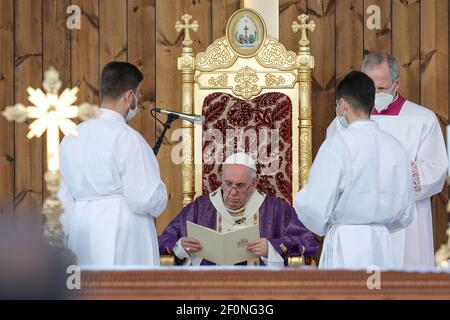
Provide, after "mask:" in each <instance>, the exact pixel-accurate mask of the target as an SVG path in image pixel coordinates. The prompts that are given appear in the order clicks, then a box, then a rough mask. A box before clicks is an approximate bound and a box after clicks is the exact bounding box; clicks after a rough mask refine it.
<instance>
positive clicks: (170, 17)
mask: <svg viewBox="0 0 450 320" xmlns="http://www.w3.org/2000/svg"><path fill="white" fill-rule="evenodd" d="M183 13H184V10H183V3H182V1H176V2H173V1H172V2H170V1H165V0H156V105H157V106H158V107H159V108H165V109H170V110H176V111H181V105H180V103H181V90H180V88H181V84H180V83H181V78H180V77H181V76H180V73H179V71H178V70H177V58H178V56H179V55H180V52H181V41H182V35H180V34H178V33H177V32H176V30H175V27H174V26H175V22H176V21H178V20H181V19H180V17H181V16H182V14H183ZM189 13H191V12H189ZM195 18H197V17H195ZM202 27H203V28H204V26H203V25H201V24H200V28H202ZM193 38H194V39H197V34H195V35H194V36H193ZM169 88H170V89H169ZM159 118H160V119H161V120H162V121H165V120H166V118H165V116H161V115H159ZM179 125H180V123H174V125H173V126H172V128H173V129H176V128H179ZM161 129H162V126H161V125H160V124H159V123H157V126H156V132H157V135H158V136H159V134H160V132H161ZM173 129H172V130H173ZM170 135H171V132H168V134H167V135H166V139H165V140H164V141H163V144H162V145H161V148H160V149H159V153H158V155H157V158H158V160H159V166H160V169H161V176H162V179H163V180H164V182H165V183H166V186H167V189H168V190H167V191H168V193H169V203H168V206H167V208H166V210H165V211H164V213H163V214H162V215H161V216H160V217H159V218H158V219H157V228H158V231H159V232H161V231H162V230H163V229H164V228H165V226H166V225H167V224H168V223H169V222H170V221H171V220H172V219H173V217H175V215H176V214H177V213H178V211H179V210H180V209H181V207H182V205H181V200H182V196H181V184H182V182H181V181H182V180H181V166H176V165H174V164H173V162H172V161H171V160H170V154H171V149H172V147H171V145H172V142H171V140H170Z"/></svg>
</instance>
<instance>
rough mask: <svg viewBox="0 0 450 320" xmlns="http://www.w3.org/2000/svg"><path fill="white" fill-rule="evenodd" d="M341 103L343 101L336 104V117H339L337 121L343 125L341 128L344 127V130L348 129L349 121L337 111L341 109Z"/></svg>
mask: <svg viewBox="0 0 450 320" xmlns="http://www.w3.org/2000/svg"><path fill="white" fill-rule="evenodd" d="M341 101H342V100H339V102H337V103H336V116H337V119H338V121H339V123H340V124H341V126H342V127H343V128H347V127H348V121H347V119H345V117H344V116H343V115H342V116H340V115H339V114H338V112H337V110H338V108H339V104H340V103H341Z"/></svg>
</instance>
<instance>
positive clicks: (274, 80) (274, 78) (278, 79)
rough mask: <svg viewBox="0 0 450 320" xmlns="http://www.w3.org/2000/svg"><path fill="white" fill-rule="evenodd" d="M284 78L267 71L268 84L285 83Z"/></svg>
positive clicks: (270, 85) (269, 85)
mask: <svg viewBox="0 0 450 320" xmlns="http://www.w3.org/2000/svg"><path fill="white" fill-rule="evenodd" d="M284 82H285V81H284V78H283V77H282V76H278V77H277V76H275V75H273V74H271V73H266V86H268V87H273V86H279V85H281V84H284Z"/></svg>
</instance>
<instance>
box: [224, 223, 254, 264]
mask: <svg viewBox="0 0 450 320" xmlns="http://www.w3.org/2000/svg"><path fill="white" fill-rule="evenodd" d="M258 238H259V226H257V225H255V226H248V227H242V228H239V229H236V230H233V231H229V232H227V233H224V234H223V243H224V258H223V261H224V264H225V265H233V264H236V263H239V262H243V261H248V260H251V259H254V258H256V256H255V255H253V254H252V253H251V252H249V251H247V244H248V243H249V242H250V241H252V240H256V239H258Z"/></svg>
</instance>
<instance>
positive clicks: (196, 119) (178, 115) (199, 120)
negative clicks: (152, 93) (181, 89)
mask: <svg viewBox="0 0 450 320" xmlns="http://www.w3.org/2000/svg"><path fill="white" fill-rule="evenodd" d="M152 110H155V112H158V113H162V114H165V115H168V116H170V117H173V118H174V120H175V119H181V120H186V121H189V122H191V123H194V124H203V123H205V117H204V116H199V115H196V114H188V113H182V112H175V111H170V110H165V109H160V108H154V109H152Z"/></svg>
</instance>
